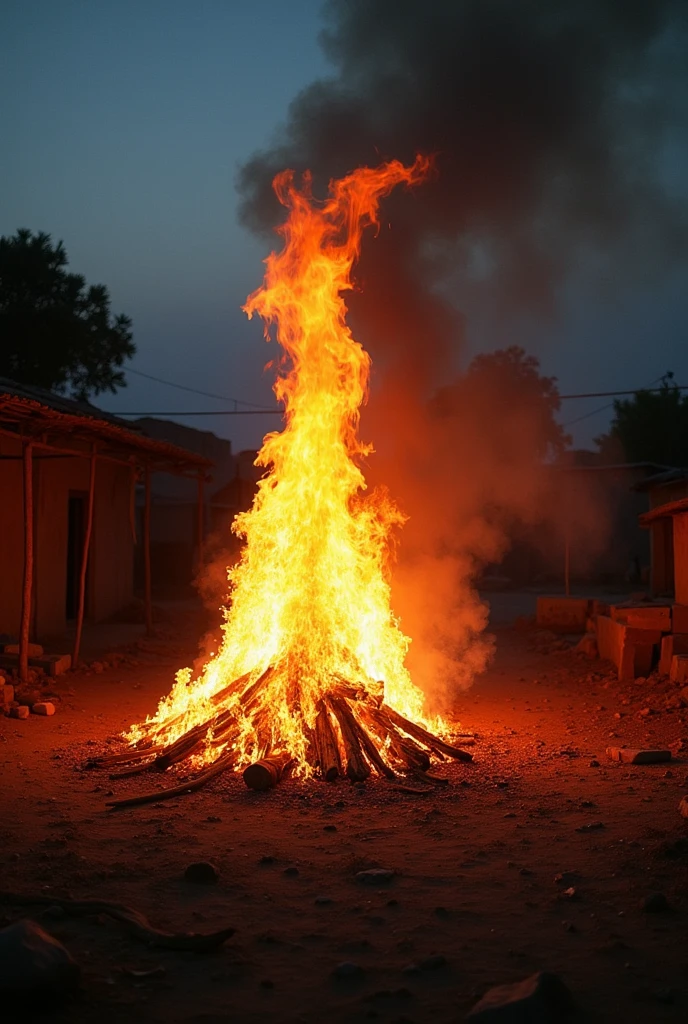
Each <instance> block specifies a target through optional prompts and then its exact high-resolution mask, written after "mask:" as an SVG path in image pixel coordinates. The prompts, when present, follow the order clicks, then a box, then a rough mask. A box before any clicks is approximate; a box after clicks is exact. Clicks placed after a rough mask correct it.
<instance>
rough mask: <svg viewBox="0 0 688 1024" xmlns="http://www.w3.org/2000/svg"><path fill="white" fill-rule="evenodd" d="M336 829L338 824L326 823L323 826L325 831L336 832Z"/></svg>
mask: <svg viewBox="0 0 688 1024" xmlns="http://www.w3.org/2000/svg"><path fill="white" fill-rule="evenodd" d="M336 831H337V826H336V825H324V826H323V832H336Z"/></svg>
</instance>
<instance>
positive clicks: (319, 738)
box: [315, 701, 342, 782]
mask: <svg viewBox="0 0 688 1024" xmlns="http://www.w3.org/2000/svg"><path fill="white" fill-rule="evenodd" d="M315 751H316V759H317V763H318V767H319V768H320V774H321V775H322V777H323V779H324V780H325V782H334V780H335V779H336V778H337V776H338V775H339V774H340V773H341V770H342V759H341V756H340V753H339V743H338V742H337V737H336V735H335V731H334V728H333V727H332V721H331V719H330V713H329V711H328V710H327V707H326V706H325V704H324V703H323V701H320V702H319V705H318V714H317V717H316V719H315Z"/></svg>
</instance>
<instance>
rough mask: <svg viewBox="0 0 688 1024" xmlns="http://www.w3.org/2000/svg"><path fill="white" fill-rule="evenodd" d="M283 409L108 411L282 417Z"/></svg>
mask: <svg viewBox="0 0 688 1024" xmlns="http://www.w3.org/2000/svg"><path fill="white" fill-rule="evenodd" d="M282 412H283V410H282V409H218V410H217V411H216V412H208V410H207V409H204V410H202V411H195V412H186V411H174V412H158V411H157V410H156V411H155V412H113V411H112V409H110V410H108V415H110V416H141V417H144V416H281V415H282Z"/></svg>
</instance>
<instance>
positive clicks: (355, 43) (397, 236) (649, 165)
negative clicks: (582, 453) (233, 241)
mask: <svg viewBox="0 0 688 1024" xmlns="http://www.w3.org/2000/svg"><path fill="white" fill-rule="evenodd" d="M324 15H325V25H326V27H325V29H324V31H323V33H322V37H321V41H322V45H323V47H324V50H325V52H326V54H327V56H328V57H329V59H330V61H331V63H332V66H333V76H332V77H331V78H330V79H327V80H322V81H317V82H314V83H313V84H312V85H311V86H309V87H308V88H306V89H305V90H304V91H303V92H302V93H301V94H300V95H299V96H297V97H296V99H295V100H294V101H293V103H292V104H291V107H290V111H289V117H288V120H287V123H286V124H285V125H284V126H282V128H280V129H279V130H278V132H277V134H276V137H275V140H274V143H273V145H271V146H270V148H268V149H267V150H265V151H263V152H260V153H257V154H256V155H254V156H253V157H252V158H251V159H250V160H249V161H248V162H247V163H246V164H245V165H244V166H243V168H242V169H241V171H240V175H239V189H240V193H241V196H242V206H241V218H242V221H243V223H244V224H245V225H247V226H248V227H250V228H251V229H252V230H254V231H256V232H259V233H265V232H271V231H272V229H273V228H274V226H275V225H276V224H277V223H279V221H280V220H281V219H282V218H283V216H284V211H283V209H282V208H281V207H280V206H279V205H278V203H277V201H276V199H275V197H274V195H273V193H272V188H271V182H272V179H273V177H274V175H275V174H276V173H277V172H278V171H280V170H282V169H283V168H285V167H290V168H292V169H294V170H295V171H296V172H297V173H299V172H302V171H304V170H306V169H309V170H310V171H311V172H312V174H313V178H314V191H315V194H316V195H318V194H321V195H324V194H325V192H326V188H327V182H328V180H329V179H330V178H332V177H337V176H340V175H342V174H344V173H346V172H348V171H350V170H351V169H352V168H354V167H356V166H359V165H362V164H376V163H379V162H380V161H381V160H383V159H387V158H393V157H395V158H399V159H402V160H406V161H410V160H412V159H413V157H414V155H415V153H417V152H423V153H432V154H434V155H435V158H436V174H435V176H434V178H433V180H432V181H430V182H429V183H427V184H425V185H424V186H422V187H421V188H419V189H417V190H414V192H413V193H408V192H397V193H395V194H393V195H392V196H390V198H389V199H388V200H386V201H385V204H384V207H383V211H382V215H383V217H384V218H385V222H387V221H388V222H389V225H391V227H390V228H389V229H388V228H387V223H384V224H383V226H382V229H381V231H380V234H379V237H378V238H377V239H376V240H374V241H373V240H371V239H370V238H369V239H368V241H367V244H365V245H364V250H363V254H362V258H361V263H360V267H359V270H358V280H359V283H360V290H359V291H358V292H357V293H356V294H354V295H352V296H351V297H350V306H351V317H350V322H351V323H352V326H353V328H354V333H355V335H356V337H357V338H358V339H359V340H360V341H361V342H362V343H363V344H364V345H365V347H366V348H368V350H369V351H370V352H371V354H372V357H373V366H374V378H373V391H372V396H371V403H370V407H369V410H368V411H367V413H366V417H367V419H366V420H365V421H364V422H365V436H369V437H372V438H373V439H374V440H375V443H376V446H377V448H378V450H379V452H380V455H379V457H378V463H377V465H376V466H373V465H372V463H371V466H372V475H373V476H375V475H379V477H380V478H382V479H385V480H387V481H388V482H390V484H391V485H392V488H393V493H395V494H396V496H397V497H398V498H399V499H400V503H401V505H402V507H404V508H405V509H406V510H407V511H409V512H410V514H411V520H410V522H409V524H408V526H407V528H406V529H405V531H404V540H403V544H402V554H404V552H406V555H405V558H406V562H405V564H404V563H403V560H402V566H401V567H400V578H402V579H405V580H406V581H407V585H406V586H405V593H404V594H402V595H401V599H400V604H401V605H402V606H403V607H404V609H405V610H404V613H403V622H402V625H408V627H409V632H411V634H412V635H414V636H415V637H416V638H418V637H420V638H421V640H420V646H421V647H422V646H423V645H424V644H426V641H427V644H426V646H427V647H428V649H430V648H432V647H433V646H434V648H435V649H440V650H441V654H442V658H443V657H444V655H445V654H446V655H447V656H448V657H449V658H450V659H451V658H452V657H455V655H456V653H457V652H464V661H463V666H464V668H463V669H462V670H461V671H459V672H458V676H457V677H458V680H459V681H461V680H465V679H466V678H468V677H469V676H470V675H471V672H472V671H473V670H474V669H479V668H480V666H481V664H482V660H483V653H482V652H481V649H480V645H478V647H476V645H475V637H476V635H477V634H479V633H480V631H481V630H482V628H483V625H484V615H483V612H482V609H481V606H480V604H479V602H478V601H477V599H476V598H475V596H474V595H472V594H471V592H470V590H469V581H470V579H471V577H472V575H474V573H475V571H476V568H477V567H479V565H480V564H481V563H485V562H487V561H489V560H491V559H493V558H495V557H499V555H500V554H501V553H502V552H503V550H504V547H505V543H506V541H505V534H504V530H503V529H502V528H501V527H499V526H496V525H495V523H494V522H493V521H492V520H490V519H489V517H488V515H487V513H486V509H487V508H488V507H494V506H495V505H496V504H499V503H501V504H502V505H506V506H507V507H508V508H510V509H511V511H512V512H513V513H514V515H516V516H517V517H518V518H520V519H521V520H525V521H533V520H535V519H536V518H537V515H538V514H539V513H538V508H537V507H536V506H538V503H539V502H540V500H541V487H540V482H541V481H540V477H539V475H538V474H539V472H540V469H541V463H539V462H538V460H537V459H536V458H535V457H534V453H535V451H536V449H537V440H536V438H535V434H534V430H535V427H534V425H533V423H528V422H526V421H527V411H525V410H526V408H527V407H526V406H525V404H524V409H523V410H520V411H519V414H518V418H519V427H518V430H519V431H520V434H519V433H518V432H516V433H514V429H515V428H514V416H513V415H507V416H505V417H503V418H502V419H501V420H500V407H499V405H498V404H497V402H496V401H495V400H493V399H494V396H493V395H491V393H490V391H489V389H487V390H486V391H485V393H484V394H483V395H480V394H477V393H474V394H473V395H472V401H471V402H470V403H468V404H467V405H466V407H465V408H464V409H462V410H459V411H458V413H457V415H455V416H450V417H448V418H447V419H446V420H445V421H443V422H444V423H445V424H446V425H445V426H444V427H442V424H440V423H438V421H437V420H436V419H433V417H432V414H431V412H430V408H431V407H430V406H428V400H429V399H430V397H431V395H432V394H433V393H434V392H435V391H436V389H437V388H438V387H441V386H444V385H448V384H450V383H451V382H452V380H453V379H454V377H455V376H456V374H457V372H458V371H459V368H460V357H461V353H462V347H463V346H462V342H463V340H464V330H465V323H466V315H467V314H468V313H469V312H470V311H471V310H476V309H477V310H479V311H480V313H481V315H483V314H484V313H485V311H486V310H487V311H488V314H489V315H488V319H489V321H490V323H491V324H492V325H493V329H494V330H495V332H496V333H495V341H497V342H501V340H502V337H503V336H504V334H506V336H507V338H508V333H507V325H508V324H510V323H512V322H513V321H514V320H515V319H517V318H519V317H523V316H530V317H533V316H535V317H540V318H542V317H547V318H552V317H555V316H556V315H557V310H558V305H559V298H560V295H561V291H562V288H563V286H564V285H565V284H566V283H567V282H568V281H569V280H571V279H572V278H573V277H575V275H576V274H578V273H579V272H580V271H581V269H582V268H585V267H586V266H594V267H595V276H596V278H597V280H598V284H601V285H602V286H603V287H607V286H608V287H609V288H610V289H611V288H613V287H615V286H616V285H617V284H619V283H621V284H622V285H623V284H624V283H625V284H626V285H628V282H629V281H630V280H631V279H633V280H638V279H645V280H650V279H651V278H652V276H653V275H658V274H661V273H662V270H663V269H664V268H665V267H666V266H668V265H670V264H671V263H672V262H675V261H676V260H678V259H680V258H683V257H684V256H685V254H686V252H687V251H688V224H687V222H686V218H685V213H684V210H683V209H682V208H681V207H680V206H678V204H677V202H676V201H674V200H672V199H671V198H670V197H669V196H668V195H667V194H665V192H664V191H663V189H662V185H661V177H660V173H659V164H660V158H661V154H662V152H663V146H664V144H665V141H666V137H667V135H669V134H671V132H672V131H675V129H676V127H677V120H678V118H679V117H680V114H681V110H682V107H683V104H684V102H685V98H686V85H687V82H688V62H687V61H686V58H685V53H686V42H687V41H688V34H687V29H688V4H687V3H686V2H684V0H331V2H330V3H328V4H327V5H326V7H325V9H324ZM494 347H498V345H497V344H495V346H494ZM502 411H503V410H502ZM481 419H482V421H483V422H484V421H485V420H489V422H490V430H489V431H488V432H487V434H486V432H485V431H484V430H483V429H482V423H481ZM500 423H501V428H500ZM500 429H501V431H502V432H501V435H500ZM443 431H444V432H443ZM518 437H521V438H522V443H521V445H520V446H519V445H518V443H517V439H518ZM505 439H507V440H508V442H509V443H508V446H507V447H508V450H509V452H510V456H509V463H508V465H506V463H505V459H504V455H503V453H504V450H505V446H504V444H503V442H504V440H505ZM587 518H590V517H587ZM587 518H586V521H587ZM440 556H441V557H440ZM438 559H439V561H438ZM440 562H441V566H442V568H441V571H440V570H439V565H440ZM414 566H415V567H416V568H417V569H418V572H417V573H415V570H414ZM414 573H415V575H414ZM440 578H441V583H440V582H439V581H440ZM428 579H430V580H433V579H434V581H435V586H434V589H433V594H434V595H435V600H434V601H429V602H426V604H427V609H426V611H425V612H423V611H421V610H419V608H420V604H421V603H422V602H421V601H420V600H418V601H417V602H416V608H415V610H414V607H413V601H409V600H408V595H409V594H410V593H412V592H416V593H418V594H422V593H423V587H424V586H425V592H426V593H428V587H427V580H428ZM438 604H441V606H442V607H443V608H444V610H445V615H446V616H447V617H448V619H450V620H451V621H450V622H449V623H442V622H440V618H441V613H440V609H439V608H438ZM409 609H410V610H409ZM451 616H454V618H453V619H451ZM430 619H431V620H432V621H430ZM426 620H427V621H426ZM452 622H453V623H454V625H453V626H452V624H451V623H452ZM409 623H410V625H409ZM430 633H433V634H434V638H433V637H432V636H430ZM440 634H441V636H440ZM438 636H439V640H437V637H438ZM424 637H425V639H424ZM466 652H468V653H466ZM428 664H429V666H430V671H431V672H435V671H439V670H440V669H442V666H441V665H438V664H437V662H436V660H435V661H434V662H433V659H432V658H430V659H429V662H428ZM422 674H423V673H422V672H421V675H422ZM426 674H427V673H426Z"/></svg>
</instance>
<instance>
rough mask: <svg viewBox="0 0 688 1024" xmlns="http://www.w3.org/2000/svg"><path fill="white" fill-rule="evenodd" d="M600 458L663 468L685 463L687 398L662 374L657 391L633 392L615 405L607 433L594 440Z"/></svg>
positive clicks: (687, 460)
mask: <svg viewBox="0 0 688 1024" xmlns="http://www.w3.org/2000/svg"><path fill="white" fill-rule="evenodd" d="M595 443H596V444H597V445H598V446H599V449H600V452H601V454H602V457H603V458H604V459H605V460H607V461H613V462H618V461H619V456H620V455H621V456H623V457H624V458H625V459H627V460H628V461H629V462H656V463H658V464H659V465H663V466H685V465H686V464H687V463H688V398H685V397H683V396H682V395H681V392H680V391H679V389H678V388H677V387H676V385H675V384H674V375H673V373H670V372H669V373H665V374H664V376H663V377H662V383H661V386H660V388H659V390H657V391H636V393H635V394H634V395H633V397H632V398H624V399H617V400H616V401H615V402H614V418H613V420H612V422H611V426H610V428H609V432H608V433H607V434H602V435H601V437H597V438H595Z"/></svg>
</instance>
